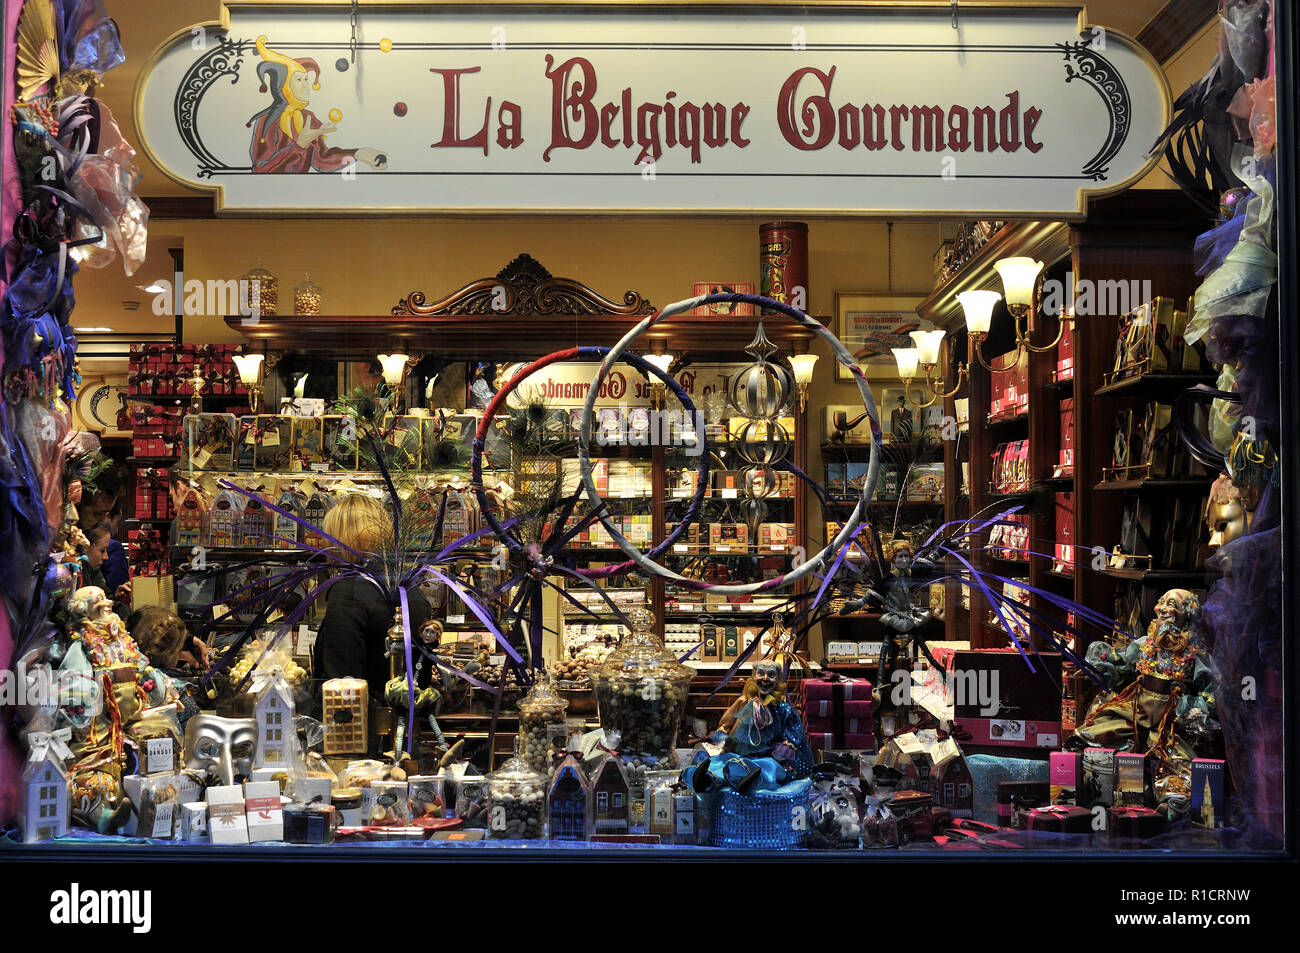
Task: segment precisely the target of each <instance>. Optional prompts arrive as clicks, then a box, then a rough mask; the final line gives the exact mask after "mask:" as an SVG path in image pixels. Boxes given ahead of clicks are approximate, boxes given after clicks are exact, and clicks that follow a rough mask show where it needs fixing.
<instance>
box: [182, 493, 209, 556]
mask: <svg viewBox="0 0 1300 953" xmlns="http://www.w3.org/2000/svg"><path fill="white" fill-rule="evenodd" d="M206 515H207V514H206V512H205V511H204V509H203V499H202V497H201V496H200V495H199V491H198V490H197V489H196V488H195V487H187V488H186V489H185V490H184V491H183V493H182V495H181V498H180V501H179V503H178V504H177V506H176V545H177V546H199V545H202V543H203V521H204V517H205V516H206Z"/></svg>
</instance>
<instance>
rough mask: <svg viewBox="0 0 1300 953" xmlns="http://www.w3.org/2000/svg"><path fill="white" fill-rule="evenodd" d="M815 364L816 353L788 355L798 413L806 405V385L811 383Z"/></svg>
mask: <svg viewBox="0 0 1300 953" xmlns="http://www.w3.org/2000/svg"><path fill="white" fill-rule="evenodd" d="M816 364H817V355H816V354H791V355H790V369H791V370H792V371H794V383H795V389H796V390H797V391H798V394H799V411H800V413H802V412H803V411H804V409H805V408H806V407H807V406H808V385H809V384H811V383H812V376H813V367H814V366H815V365H816Z"/></svg>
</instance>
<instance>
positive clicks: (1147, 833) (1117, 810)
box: [1108, 807, 1167, 841]
mask: <svg viewBox="0 0 1300 953" xmlns="http://www.w3.org/2000/svg"><path fill="white" fill-rule="evenodd" d="M1108 813H1109V817H1110V838H1111V840H1113V841H1115V840H1119V841H1124V840H1129V841H1131V840H1134V839H1137V840H1145V839H1146V838H1148V837H1155V836H1156V835H1158V834H1163V833H1164V832H1165V827H1166V824H1167V821H1166V818H1165V816H1164V815H1163V814H1161V813H1160V812H1159V811H1157V810H1155V809H1153V808H1149V807H1112V808H1111V809H1110V811H1109V812H1108Z"/></svg>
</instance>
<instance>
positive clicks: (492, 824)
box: [488, 737, 546, 840]
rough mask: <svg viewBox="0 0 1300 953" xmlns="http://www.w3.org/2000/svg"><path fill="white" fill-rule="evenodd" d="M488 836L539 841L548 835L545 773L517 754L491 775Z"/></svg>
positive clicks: (491, 837)
mask: <svg viewBox="0 0 1300 953" xmlns="http://www.w3.org/2000/svg"><path fill="white" fill-rule="evenodd" d="M488 837H489V838H490V839H491V840H540V839H542V838H544V837H546V776H545V775H544V774H541V773H539V772H537V771H534V770H533V769H532V768H530V767H529V766H528V764H527V763H526V762H525V761H524V759H523V758H521V757H520V756H519V739H518V738H517V737H516V738H515V755H514V757H513V758H511V759H510V760H509V761H507V762H506V763H505V764H503V765H502V766H501V767H500V768H498V769H497V770H495V771H493V772H492V774H491V775H489V777H488Z"/></svg>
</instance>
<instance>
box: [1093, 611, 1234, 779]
mask: <svg viewBox="0 0 1300 953" xmlns="http://www.w3.org/2000/svg"><path fill="white" fill-rule="evenodd" d="M1198 610H1199V605H1198V603H1197V600H1196V596H1194V595H1193V594H1192V593H1190V592H1188V591H1187V590H1186V589H1170V590H1169V591H1168V592H1166V593H1165V594H1164V595H1162V596H1161V597H1160V598H1159V599H1158V600H1157V601H1156V607H1155V618H1154V619H1153V620H1152V621H1151V624H1150V626H1149V627H1148V628H1147V634H1146V635H1145V636H1143V637H1142V638H1139V639H1134V640H1133V641H1132V642H1130V643H1129V644H1128V645H1127V646H1125V647H1123V648H1122V649H1116V648H1114V647H1112V646H1110V645H1108V644H1106V643H1105V642H1096V643H1094V644H1093V645H1092V646H1091V647H1090V648H1089V649H1088V661H1089V662H1090V663H1092V664H1093V665H1095V666H1096V667H1097V668H1098V670H1099V671H1101V672H1102V673H1103V674H1104V675H1105V676H1106V677H1107V680H1108V681H1109V683H1110V685H1109V688H1110V691H1108V692H1105V693H1103V694H1102V695H1101V696H1100V697H1099V698H1098V699H1097V700H1096V701H1094V702H1093V704H1092V707H1091V709H1090V710H1089V712H1088V717H1087V718H1086V719H1084V722H1083V724H1082V725H1080V726H1079V727H1078V728H1077V729H1076V730H1075V736H1076V738H1077V739H1078V740H1079V741H1082V742H1083V743H1084V744H1087V745H1095V746H1098V747H1105V748H1114V749H1116V750H1117V751H1135V752H1138V753H1143V752H1149V753H1150V754H1152V755H1153V756H1155V758H1156V792H1157V795H1158V797H1161V798H1164V797H1168V796H1170V795H1187V794H1189V793H1190V791H1189V790H1188V786H1189V784H1190V779H1191V761H1192V758H1193V757H1195V752H1194V750H1193V749H1194V744H1195V743H1197V741H1199V739H1200V737H1201V736H1203V734H1204V733H1205V732H1206V731H1207V729H1208V726H1209V724H1210V722H1211V721H1212V719H1213V717H1214V714H1215V704H1214V694H1213V688H1214V686H1213V678H1212V674H1211V672H1210V669H1209V667H1208V666H1207V665H1206V664H1205V661H1204V659H1203V656H1202V653H1201V651H1200V649H1199V648H1198V647H1197V645H1196V643H1195V642H1194V641H1193V640H1192V625H1193V622H1194V620H1195V617H1196V614H1197V612H1198Z"/></svg>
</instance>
